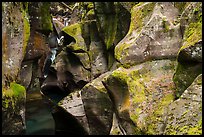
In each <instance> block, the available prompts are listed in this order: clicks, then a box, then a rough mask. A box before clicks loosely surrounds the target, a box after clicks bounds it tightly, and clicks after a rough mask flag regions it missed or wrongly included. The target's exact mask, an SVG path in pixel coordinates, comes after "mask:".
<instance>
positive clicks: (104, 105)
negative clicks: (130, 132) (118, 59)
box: [81, 73, 113, 135]
mask: <svg viewBox="0 0 204 137" xmlns="http://www.w3.org/2000/svg"><path fill="white" fill-rule="evenodd" d="M107 75H108V73H105V74H103V75H101V76H100V77H98V78H97V79H95V80H93V82H92V83H90V84H87V85H86V86H85V87H83V88H82V90H81V96H82V102H83V104H84V110H85V113H86V117H87V121H88V124H89V134H90V135H109V133H110V130H111V127H112V118H113V106H112V102H111V100H110V98H109V96H108V94H107V91H106V89H105V88H104V86H103V84H102V83H101V80H103V79H105V78H106V77H107ZM96 123H97V124H96Z"/></svg>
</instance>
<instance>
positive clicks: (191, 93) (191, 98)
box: [164, 74, 202, 135]
mask: <svg viewBox="0 0 204 137" xmlns="http://www.w3.org/2000/svg"><path fill="white" fill-rule="evenodd" d="M164 134H165V135H201V134H202V74H200V75H199V76H198V77H197V78H196V79H195V80H194V81H193V83H192V84H191V85H190V86H189V87H188V88H187V89H186V90H185V91H184V92H183V94H182V95H181V97H180V98H179V99H178V100H176V101H174V102H172V103H171V104H170V105H169V107H168V114H167V115H166V128H165V131H164Z"/></svg>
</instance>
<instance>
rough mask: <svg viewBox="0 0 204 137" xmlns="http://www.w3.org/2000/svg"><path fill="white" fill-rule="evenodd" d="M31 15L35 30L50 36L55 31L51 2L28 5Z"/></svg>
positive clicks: (32, 25)
mask: <svg viewBox="0 0 204 137" xmlns="http://www.w3.org/2000/svg"><path fill="white" fill-rule="evenodd" d="M28 6H29V7H28V9H29V10H28V11H29V15H30V20H31V22H30V25H31V27H32V28H33V30H37V31H38V32H41V33H42V34H44V35H46V36H48V35H49V33H50V32H51V31H52V30H53V27H52V21H51V20H52V18H51V14H50V12H49V11H50V2H38V3H36V2H31V3H30V4H29V5H28Z"/></svg>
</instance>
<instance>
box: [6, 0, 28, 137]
mask: <svg viewBox="0 0 204 137" xmlns="http://www.w3.org/2000/svg"><path fill="white" fill-rule="evenodd" d="M26 5H27V3H24V4H23V3H16V4H15V3H13V2H4V3H2V134H4V135H22V134H24V133H25V129H26V125H25V99H26V89H25V88H24V87H23V86H22V85H21V83H20V81H19V72H20V68H21V63H22V60H23V58H24V56H25V49H26V46H27V42H28V38H29V35H30V25H29V23H28V22H29V20H28V14H27V8H25V7H26Z"/></svg>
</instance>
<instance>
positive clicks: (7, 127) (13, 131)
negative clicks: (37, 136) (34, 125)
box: [2, 82, 26, 135]
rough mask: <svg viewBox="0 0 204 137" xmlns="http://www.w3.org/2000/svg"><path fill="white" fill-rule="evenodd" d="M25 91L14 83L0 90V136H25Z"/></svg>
mask: <svg viewBox="0 0 204 137" xmlns="http://www.w3.org/2000/svg"><path fill="white" fill-rule="evenodd" d="M25 100H26V89H25V88H24V87H23V86H21V85H20V84H17V83H15V82H11V83H10V87H8V88H5V87H3V89H2V120H3V121H2V134H3V135H23V134H25V130H26V125H25Z"/></svg>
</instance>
